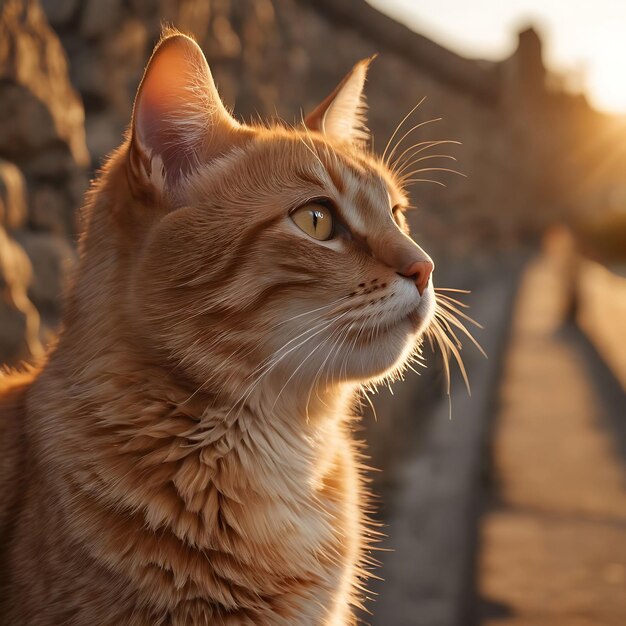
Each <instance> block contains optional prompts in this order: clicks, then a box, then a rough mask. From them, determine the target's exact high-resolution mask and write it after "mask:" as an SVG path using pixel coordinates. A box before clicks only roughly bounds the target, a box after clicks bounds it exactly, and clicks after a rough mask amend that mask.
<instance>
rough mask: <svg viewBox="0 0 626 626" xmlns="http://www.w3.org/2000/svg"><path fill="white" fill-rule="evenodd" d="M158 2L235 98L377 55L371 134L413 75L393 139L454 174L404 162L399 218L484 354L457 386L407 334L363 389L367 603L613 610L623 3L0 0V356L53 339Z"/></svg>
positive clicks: (278, 96)
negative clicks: (412, 350) (96, 186)
mask: <svg viewBox="0 0 626 626" xmlns="http://www.w3.org/2000/svg"><path fill="white" fill-rule="evenodd" d="M162 22H166V23H170V24H173V25H175V26H177V27H178V28H180V29H182V30H183V31H185V32H189V33H193V35H195V37H196V38H197V40H198V41H199V43H200V44H201V45H202V47H203V48H204V50H205V53H206V55H207V58H208V60H209V63H210V65H211V68H212V71H213V73H214V76H215V79H216V82H217V84H218V87H219V90H220V92H221V94H222V97H223V99H224V100H225V102H226V103H227V104H228V105H229V106H231V107H233V108H234V111H235V114H236V115H237V116H238V117H240V118H242V119H244V120H249V119H254V118H255V117H256V116H257V115H261V116H276V115H278V116H280V117H283V118H285V119H286V120H288V121H294V120H298V119H300V113H301V110H304V111H308V110H311V109H312V108H313V106H314V105H315V104H316V103H317V102H318V101H319V100H321V99H322V98H323V97H324V96H325V95H326V94H327V93H328V92H330V91H331V90H332V88H333V87H334V86H335V84H336V83H337V82H338V81H339V80H340V79H341V78H342V76H343V75H344V74H345V73H346V72H347V71H348V70H349V69H350V68H351V67H352V65H353V64H354V62H356V61H357V60H359V59H361V58H363V57H367V56H370V55H372V54H373V53H375V52H378V53H379V56H378V58H377V59H376V61H375V63H374V64H373V65H372V68H371V73H370V77H369V81H368V85H367V95H368V99H369V105H370V113H369V120H370V128H371V129H372V131H373V136H374V142H375V146H376V147H377V149H378V150H379V151H380V150H382V149H383V148H384V146H385V144H386V143H387V141H388V139H389V137H390V136H391V135H392V133H393V131H394V129H395V128H396V126H397V125H398V123H399V122H400V121H401V120H402V118H403V117H404V116H405V115H406V114H407V113H409V111H411V109H412V108H413V107H414V106H415V105H416V104H417V103H418V102H420V101H421V100H422V99H423V98H426V99H425V100H424V101H423V102H422V104H421V105H420V106H419V107H418V108H417V109H416V110H415V111H414V112H413V113H411V115H410V116H409V118H408V119H407V121H406V122H405V124H404V125H403V127H402V129H401V131H400V132H399V133H398V134H397V135H396V140H397V139H400V138H401V137H402V135H404V134H405V132H406V131H408V130H409V129H410V128H412V127H413V126H416V125H418V124H422V123H424V122H427V123H425V124H424V125H422V126H419V127H418V128H416V129H415V130H414V131H413V132H411V133H409V134H408V135H407V136H406V137H405V138H404V140H403V143H402V144H401V145H400V147H399V148H398V149H397V151H396V153H395V154H396V155H400V154H401V153H402V152H403V151H404V150H405V149H409V152H407V154H411V152H410V150H411V149H413V150H420V152H416V153H415V157H414V158H421V157H428V159H425V160H423V161H421V162H420V163H421V164H422V165H423V167H424V168H437V167H450V164H451V163H452V164H453V166H454V167H455V168H457V169H459V170H460V171H462V172H463V173H464V174H465V175H466V176H467V178H464V177H460V176H454V175H452V174H450V173H447V172H442V171H438V170H432V171H428V172H424V173H422V174H421V175H420V176H419V178H424V179H432V180H434V181H435V184H433V183H432V182H428V181H420V182H417V183H416V184H415V185H414V186H413V187H412V188H411V192H412V199H413V204H414V205H415V207H417V208H416V210H414V211H411V213H410V220H411V225H412V230H413V234H414V236H415V238H416V239H417V241H418V242H419V243H420V244H422V245H423V246H424V247H425V248H426V249H427V250H428V251H429V253H430V254H431V256H433V258H434V259H435V261H436V264H437V270H436V275H435V284H436V285H437V286H440V287H451V288H456V289H464V290H470V291H471V294H453V293H450V295H453V296H454V295H458V296H459V299H461V300H462V301H463V302H464V303H466V304H468V305H470V309H469V310H468V312H469V314H470V315H471V316H472V317H474V318H475V319H477V320H478V321H479V322H480V323H481V324H482V325H483V326H484V329H482V330H481V329H479V328H474V329H473V331H472V332H473V334H474V335H475V337H476V338H477V339H478V341H479V342H480V343H481V344H482V346H483V348H484V349H485V351H486V353H487V354H488V359H485V358H484V357H483V356H481V355H480V353H479V352H478V351H477V350H476V349H475V348H474V347H473V346H472V345H471V343H470V342H469V341H467V340H465V341H463V344H464V345H463V356H464V361H465V366H466V368H467V371H468V375H469V379H470V382H471V388H472V394H471V397H470V396H468V394H467V392H466V391H465V389H464V386H463V383H462V379H461V377H460V376H459V375H458V370H455V371H454V372H453V376H452V384H451V388H450V394H448V393H447V384H446V378H445V375H444V373H443V361H442V358H441V356H440V355H438V354H435V353H433V352H431V351H430V350H428V349H427V350H426V361H427V364H428V367H427V368H426V369H423V370H422V371H421V375H417V374H413V373H411V374H410V375H408V376H407V378H406V380H405V381H404V382H402V383H399V384H397V385H395V386H394V387H393V395H392V394H391V392H390V391H389V390H385V389H383V390H382V391H380V392H379V393H378V395H376V396H375V397H374V398H373V401H374V405H375V407H376V413H377V416H374V415H373V414H371V413H367V414H366V416H365V420H364V428H363V432H362V433H361V434H362V435H363V437H364V438H365V439H367V441H368V446H369V450H370V452H371V455H372V457H373V461H372V465H373V466H375V467H377V468H379V469H380V470H382V471H381V472H374V473H373V474H372V479H373V489H374V491H375V492H376V494H378V498H377V501H378V508H379V512H378V514H377V516H378V517H379V519H380V521H381V522H382V523H383V524H384V530H385V533H386V534H387V535H388V536H389V539H386V540H384V541H382V542H381V544H380V545H379V546H378V548H381V549H380V550H375V551H374V552H373V556H374V557H375V558H377V559H378V560H379V561H381V563H382V565H381V568H379V569H378V570H377V571H376V574H377V575H379V576H380V577H382V578H384V582H381V581H378V580H374V581H372V582H371V583H370V585H369V586H370V589H371V592H370V594H369V596H370V597H371V598H372V599H373V600H372V601H369V602H367V609H368V611H369V612H364V613H363V622H364V623H366V624H372V626H403V625H419V626H472V625H476V626H478V625H481V626H483V625H484V626H495V625H503V626H530V625H532V626H543V625H546V626H613V625H616V626H617V625H619V626H623V624H625V623H626V488H625V487H626V482H625V479H626V474H625V471H626V466H625V462H626V349H625V348H624V345H626V117H625V116H624V114H626V36H624V35H625V31H624V29H625V28H626V4H625V3H623V2H620V1H618V0H615V1H611V0H596V1H595V2H593V3H591V2H589V3H573V2H565V1H563V0H561V1H557V0H554V1H551V2H545V1H543V2H539V1H534V0H526V1H524V0H515V1H511V2H506V3H503V2H496V1H495V0H489V1H488V0H475V1H474V2H472V3H468V2H464V1H461V0H439V2H437V3H428V6H427V5H426V3H418V2H415V1H414V0H371V4H368V3H367V2H365V0H206V1H204V0H0V362H4V363H9V364H17V363H18V362H19V361H20V360H22V359H26V360H28V359H32V358H33V357H36V356H39V355H40V354H42V353H43V351H44V350H45V347H46V345H47V344H48V343H49V342H50V341H51V340H52V339H53V337H54V333H55V328H56V326H57V324H58V321H59V318H60V299H59V298H60V294H61V293H62V291H63V289H64V286H65V285H66V283H67V280H68V276H69V275H70V273H71V268H72V265H73V263H74V262H75V245H76V238H77V232H78V230H79V228H80V213H79V211H78V209H79V207H80V205H81V203H82V197H83V194H84V192H85V190H86V188H87V185H88V181H89V178H90V177H91V176H92V175H93V173H94V171H95V170H96V169H97V168H98V167H99V166H100V164H101V163H102V160H103V158H104V157H105V155H106V154H107V153H108V152H109V151H110V150H111V149H113V148H115V147H116V146H117V145H118V144H119V143H120V141H121V137H122V133H123V132H124V129H125V127H126V125H127V124H128V122H129V119H130V112H131V106H132V101H133V97H134V93H135V90H136V88H137V85H138V83H139V80H140V78H141V75H142V71H143V68H144V66H145V63H146V61H147V59H148V57H149V54H150V51H151V49H152V46H153V45H154V43H155V41H156V39H157V38H158V36H159V31H160V24H161V23H162ZM439 118H441V119H439ZM447 141H454V142H460V144H456V143H434V142H447ZM419 142H433V143H419ZM413 144H417V145H416V146H414V147H413V148H411V146H413ZM442 155H443V156H442ZM448 157H453V158H454V159H456V163H453V162H452V160H451V159H450V158H448ZM437 183H441V184H444V185H445V187H442V186H441V185H440V184H437ZM453 369H454V368H453Z"/></svg>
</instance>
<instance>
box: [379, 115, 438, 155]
mask: <svg viewBox="0 0 626 626" xmlns="http://www.w3.org/2000/svg"><path fill="white" fill-rule="evenodd" d="M442 119H443V118H441V117H434V118H433V119H430V120H425V121H423V122H419V124H415V126H412V127H411V128H409V130H407V131H406V133H404V135H402V137H400V139H399V141H397V142H396V145H395V146H394V147H393V150H392V151H391V152H390V153H389V156H388V157H387V160H386V161H385V163H389V161H390V160H391V157H392V156H393V155H394V153H395V151H396V150H397V149H398V147H399V146H400V144H401V143H402V142H403V141H404V140H405V139H406V138H407V137H408V136H409V135H410V134H411V133H412V132H414V131H416V130H417V129H418V128H421V127H422V126H426V125H427V124H434V123H435V122H441V120H442Z"/></svg>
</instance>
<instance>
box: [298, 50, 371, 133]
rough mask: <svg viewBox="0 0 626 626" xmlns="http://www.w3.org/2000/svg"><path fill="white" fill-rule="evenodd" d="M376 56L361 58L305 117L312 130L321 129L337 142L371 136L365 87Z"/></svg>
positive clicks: (306, 123) (307, 125)
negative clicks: (369, 69) (367, 121)
mask: <svg viewBox="0 0 626 626" xmlns="http://www.w3.org/2000/svg"><path fill="white" fill-rule="evenodd" d="M374 58H375V56H373V57H370V58H369V59H363V60H362V61H359V62H358V63H357V64H356V65H355V66H354V67H353V68H352V70H351V71H350V72H349V74H348V75H347V76H346V77H345V78H344V79H343V80H342V81H341V82H340V83H339V85H337V87H336V88H335V90H334V91H333V92H332V93H331V94H330V95H329V96H328V97H327V98H326V99H325V100H323V101H322V102H321V103H320V104H319V105H318V106H317V107H316V108H315V109H314V110H313V111H312V112H311V113H309V115H307V117H306V118H305V120H304V124H305V125H306V127H307V128H310V129H311V130H316V131H319V132H320V133H323V134H324V135H327V136H328V137H329V138H331V139H334V140H337V141H347V142H350V143H356V144H359V145H363V144H365V143H366V142H367V141H368V139H369V131H368V130H367V127H366V125H365V124H366V119H365V110H366V108H367V105H366V103H365V96H364V94H363V87H364V85H365V78H366V76H367V70H368V68H369V65H370V63H371V62H372V61H373V59H374Z"/></svg>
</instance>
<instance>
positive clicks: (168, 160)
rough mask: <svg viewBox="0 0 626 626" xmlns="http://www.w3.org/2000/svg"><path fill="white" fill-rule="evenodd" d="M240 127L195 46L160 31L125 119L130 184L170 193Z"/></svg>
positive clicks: (232, 138)
mask: <svg viewBox="0 0 626 626" xmlns="http://www.w3.org/2000/svg"><path fill="white" fill-rule="evenodd" d="M239 130H240V125H239V124H238V123H237V122H236V121H235V120H234V119H233V117H232V116H231V115H230V113H229V112H228V111H227V110H226V107H225V106H224V105H223V104H222V101H221V99H220V96H219V94H218V93H217V89H216V87H215V83H214V82H213V77H212V76H211V71H210V70H209V66H208V65H207V62H206V59H205V58H204V54H203V53H202V50H201V49H200V47H199V46H198V44H197V43H196V42H195V41H194V40H193V39H191V38H190V37H187V36H185V35H183V34H181V33H179V32H176V31H173V32H172V31H166V34H165V36H164V37H163V38H162V39H161V41H160V42H159V44H158V45H157V46H156V48H155V50H154V53H153V54H152V57H151V58H150V61H149V63H148V66H147V68H146V71H145V74H144V77H143V80H142V81H141V85H140V86H139V89H138V91H137V97H136V99H135V105H134V108H133V118H132V123H131V141H130V151H129V166H130V169H131V176H130V180H131V182H132V183H133V184H134V185H135V186H136V187H137V189H138V191H139V192H141V191H142V190H143V189H146V188H150V189H154V190H156V191H157V192H159V193H162V192H168V193H169V194H175V193H177V192H178V191H179V183H180V182H181V181H182V180H184V178H185V176H186V175H187V174H189V173H190V172H191V171H193V170H194V169H195V168H197V167H198V166H199V165H200V164H202V163H207V162H209V161H210V160H212V159H214V158H215V157H217V156H219V155H220V154H223V153H224V152H226V151H228V150H229V149H230V148H231V147H232V146H233V144H235V143H236V142H237V141H238V140H239V139H240V137H239V135H241V133H239V132H238V131H239Z"/></svg>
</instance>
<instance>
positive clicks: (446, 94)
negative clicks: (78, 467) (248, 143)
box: [0, 0, 595, 360]
mask: <svg viewBox="0 0 626 626" xmlns="http://www.w3.org/2000/svg"><path fill="white" fill-rule="evenodd" d="M39 1H40V2H41V5H40V4H39ZM42 7H43V11H45V16H44V13H43V11H42ZM0 11H1V13H0V159H2V160H3V161H2V163H0V198H1V202H2V203H3V204H2V206H5V205H6V206H5V208H3V210H2V212H0V216H2V217H1V218H0V227H1V228H2V229H3V230H2V231H1V233H0V237H3V238H4V239H2V240H3V241H4V240H6V241H11V244H10V247H11V249H13V250H15V251H17V250H18V248H17V247H16V246H18V245H19V246H21V249H22V250H23V251H25V252H26V256H23V255H22V256H23V258H22V261H19V262H18V261H17V260H15V259H17V257H18V256H20V254H21V253H18V252H15V253H14V254H13V253H11V254H8V257H10V258H12V259H14V262H15V263H17V264H18V265H20V264H21V266H23V270H22V271H21V273H19V276H20V277H19V278H14V279H12V280H13V283H15V282H16V281H17V283H19V284H20V285H21V289H22V291H24V292H25V293H26V294H27V295H28V297H29V299H30V301H31V302H32V303H33V304H34V305H35V308H36V310H38V311H39V313H40V314H41V315H42V317H43V318H44V321H45V322H46V324H45V325H47V326H48V327H53V326H54V324H55V322H56V320H57V319H58V316H59V293H60V291H61V290H62V286H63V284H64V281H65V280H66V276H67V269H68V267H69V266H70V265H71V259H72V254H73V252H72V251H73V246H72V242H73V238H74V236H75V232H76V228H75V217H74V216H75V215H76V210H77V209H78V208H79V206H80V204H81V201H82V200H81V198H82V194H83V192H84V190H85V188H86V184H87V182H86V181H87V176H88V173H89V172H90V170H91V171H93V168H95V167H97V166H98V165H100V164H101V163H102V160H103V158H104V157H105V156H106V154H107V153H108V152H109V151H110V150H111V149H113V148H114V147H116V146H117V145H118V144H119V143H120V141H121V137H122V133H123V132H124V130H125V128H126V126H127V124H128V122H129V119H130V113H131V107H132V101H133V97H134V94H135V90H136V88H137V85H138V83H139V80H140V78H141V75H142V72H143V68H144V66H145V64H146V61H147V59H148V57H149V55H150V52H151V50H152V47H153V46H154V43H155V42H156V40H157V39H158V36H159V32H160V29H161V24H162V23H168V24H173V25H174V26H177V27H178V28H180V29H181V30H183V31H184V32H188V33H191V34H193V35H194V36H195V37H196V38H197V40H198V41H199V42H200V44H201V45H202V47H203V48H204V50H205V52H206V55H207V58H208V60H209V64H210V65H211V68H212V71H213V73H214V75H215V78H216V82H217V84H218V87H219V89H220V92H221V94H222V97H223V99H224V100H225V102H226V103H227V105H229V106H231V107H233V109H234V112H235V114H236V115H237V116H238V117H240V118H243V119H244V120H249V119H254V118H255V117H256V116H257V115H260V116H262V117H266V116H274V115H278V116H280V117H283V118H285V119H286V120H288V121H297V120H298V119H299V117H300V115H301V112H302V111H308V110H310V109H312V108H313V107H314V106H315V104H317V102H318V101H319V100H321V99H322V98H323V97H325V96H326V95H327V93H328V92H329V91H330V90H332V88H333V87H334V86H335V85H336V83H337V82H338V81H339V80H340V79H341V78H342V77H343V75H344V74H345V73H346V72H347V71H348V70H349V69H350V68H351V67H352V65H353V64H354V63H355V62H356V61H358V60H359V59H361V58H363V57H367V56H371V55H372V54H373V53H379V56H378V58H377V59H376V61H375V62H374V63H373V65H372V69H371V73H370V77H369V82H368V85H367V95H368V99H369V105H370V115H369V118H370V127H371V129H372V131H373V136H374V144H375V147H376V148H377V150H378V151H382V150H383V149H384V146H385V144H386V143H387V140H388V139H389V137H390V136H391V135H392V133H393V131H394V129H395V127H396V125H397V124H398V123H399V122H400V120H401V119H402V118H403V117H404V116H405V114H407V113H408V112H409V111H410V110H411V109H412V108H413V107H414V105H415V104H417V103H418V102H419V101H420V100H422V98H424V97H426V99H425V100H424V101H423V103H422V104H421V105H420V106H419V107H418V108H417V110H416V111H415V112H414V113H413V114H412V115H411V116H410V117H409V118H408V120H407V121H406V122H405V124H404V126H403V127H402V129H401V131H400V132H399V133H398V135H397V136H396V139H398V138H400V137H402V136H403V135H404V133H405V132H406V131H408V130H409V129H411V128H412V127H413V126H416V125H419V124H423V125H422V126H420V127H419V128H416V129H414V131H413V132H411V133H409V135H408V136H407V137H406V138H405V141H404V142H403V144H402V145H401V146H400V147H399V148H398V149H397V150H396V152H395V156H398V155H400V154H401V153H402V152H403V151H404V149H405V148H408V147H410V146H411V145H412V144H414V143H416V142H421V141H431V140H454V141H459V142H461V144H462V145H455V144H441V145H440V146H433V147H431V148H426V146H418V149H420V148H425V149H424V151H423V152H420V153H419V154H418V155H417V158H420V157H427V156H428V157H431V156H433V157H434V156H435V155H447V156H453V157H455V159H456V162H455V161H453V160H451V159H447V158H444V157H436V158H432V159H430V158H429V159H425V160H422V161H418V162H417V163H416V165H419V166H420V167H424V168H439V167H441V168H446V167H451V166H452V167H453V168H456V169H458V170H460V171H461V172H463V173H464V174H465V175H467V178H463V177H460V176H456V175H454V174H450V173H447V172H442V171H425V172H421V173H417V174H415V178H423V179H433V180H435V181H439V182H441V183H444V184H445V185H446V187H445V188H442V187H440V186H439V185H437V184H436V183H435V184H433V183H428V182H418V183H416V184H415V185H414V186H413V187H412V190H411V191H412V195H413V204H414V205H415V206H416V207H418V210H417V211H414V212H412V214H411V220H412V227H413V231H414V233H415V236H416V238H417V239H418V240H419V241H420V243H424V245H425V246H427V247H428V249H429V251H430V252H432V254H433V256H435V258H437V260H438V262H439V268H440V269H439V271H441V268H442V265H443V266H445V264H446V261H448V263H449V265H454V261H455V260H458V259H462V261H463V263H464V264H467V263H468V262H478V263H480V262H481V261H482V262H485V261H486V260H488V259H489V258H490V255H492V254H493V253H494V252H497V251H498V250H499V249H503V248H510V247H511V246H515V245H517V244H520V243H522V244H523V243H524V242H526V241H528V240H529V239H532V238H533V237H534V236H536V234H537V233H538V232H540V231H541V230H542V229H543V228H544V226H545V224H547V223H549V222H550V221H551V220H553V219H554V218H555V216H557V215H558V213H559V211H560V210H561V208H562V206H563V205H564V200H563V198H564V194H563V189H564V188H566V187H567V185H568V182H569V181H571V179H572V175H571V172H575V171H577V170H576V167H573V166H572V167H571V168H570V169H568V170H567V172H568V174H567V175H565V174H564V173H563V168H562V167H560V168H559V164H560V163H561V162H562V161H563V159H562V155H563V154H571V153H573V152H574V150H573V149H572V146H576V145H578V143H580V142H581V141H582V140H583V138H582V136H581V133H580V132H578V131H577V129H578V128H579V127H580V126H581V125H582V124H583V123H588V122H589V119H591V118H593V119H595V117H594V115H595V114H594V113H593V112H592V111H591V109H589V107H588V106H587V105H586V103H585V102H584V100H582V99H580V98H578V99H576V98H573V97H571V96H567V95H566V94H563V93H553V92H551V91H550V90H548V89H547V88H546V72H545V69H544V67H543V62H542V57H541V42H540V40H539V38H538V36H537V35H536V33H534V31H532V30H528V31H526V32H524V33H522V34H521V35H520V45H519V49H518V50H517V51H516V53H514V54H513V55H512V56H511V58H509V59H507V60H505V61H503V62H501V63H489V62H484V61H471V60H468V59H464V58H462V57H460V56H458V55H456V54H454V53H452V52H450V51H449V50H446V49H445V48H442V47H441V46H439V45H437V44H436V43H434V42H432V41H430V40H428V39H427V38H425V37H423V36H421V35H419V34H417V33H414V32H412V31H410V30H409V29H407V28H406V27H404V26H402V25H401V24H399V23H397V22H395V21H393V20H392V19H390V18H388V17H386V16H384V15H382V14H380V13H379V12H378V11H376V10H375V9H373V8H372V7H371V6H370V5H368V4H367V3H366V2H365V1H364V0H210V1H209V0H106V1H104V0H0ZM46 18H47V19H46ZM47 22H49V23H50V25H51V26H52V28H50V26H48V23H47ZM66 55H67V56H66ZM75 90H76V91H75ZM83 107H84V109H83ZM438 118H442V119H441V120H439V121H431V120H438ZM577 167H578V166H577ZM16 181H18V182H16ZM18 189H19V190H20V191H16V190H18ZM16 198H20V199H19V200H17V199H16ZM11 216H12V217H11ZM18 216H19V217H18ZM5 248H6V249H8V248H9V245H8V244H7V246H5ZM6 257H7V254H5V253H4V252H3V253H2V255H1V256H0V275H1V276H2V277H3V278H2V281H3V282H2V283H0V284H1V285H4V284H5V283H6V284H8V283H7V280H8V279H7V276H9V274H11V270H9V269H8V266H7V267H5V265H7V264H8V263H9V261H6ZM3 259H4V260H3ZM29 262H30V265H32V266H33V268H34V272H30V271H29V270H28V264H29ZM14 274H15V272H14ZM15 275H17V274H15ZM29 276H32V278H29ZM7 289H8V288H5V292H6V293H9V291H10V289H9V290H8V291H7ZM6 293H5V296H4V301H5V302H4V305H6V306H7V307H9V308H11V310H14V311H17V310H20V311H21V313H19V315H18V314H17V313H15V315H18V316H21V318H20V319H22V320H23V324H24V328H26V327H28V328H30V329H31V330H32V329H33V328H35V327H36V323H35V322H33V321H32V320H33V319H34V315H36V311H34V309H33V310H32V311H31V313H32V314H31V313H26V312H25V309H24V306H25V307H26V309H28V308H29V307H28V306H26V305H24V306H22V308H21V309H20V307H19V306H17V305H16V304H15V302H13V301H14V300H15V298H14V297H10V296H8V295H6ZM18 300H20V298H18ZM7 303H8V304H7ZM4 305H3V306H4ZM22 309H24V310H22ZM29 310H30V309H29ZM33 311H34V312H33ZM29 315H30V317H29ZM0 319H4V314H0ZM27 319H28V320H30V321H28V323H26V321H25V320H27ZM9 334H11V336H14V337H18V335H19V333H18V332H17V331H11V332H10V333H9ZM31 334H33V333H31ZM35 334H37V333H35ZM39 335H41V332H39ZM40 338H41V337H40ZM1 341H4V340H0V342H1ZM20 342H21V343H20ZM14 343H15V345H18V344H19V345H24V342H23V341H22V339H20V340H19V341H18V340H17V339H16V340H15V341H14ZM27 343H28V342H27ZM31 343H32V342H31ZM33 345H34V344H33ZM11 350H12V351H9V352H7V353H6V354H4V353H2V354H0V357H1V358H2V360H6V359H7V358H9V357H8V356H7V355H17V354H19V355H23V354H24V353H25V350H24V349H19V350H18V349H17V348H16V349H15V350H14V349H13V348H12V349H11ZM16 350H17V351H16ZM26 352H28V350H26ZM12 358H15V357H14V356H13V357H12Z"/></svg>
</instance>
